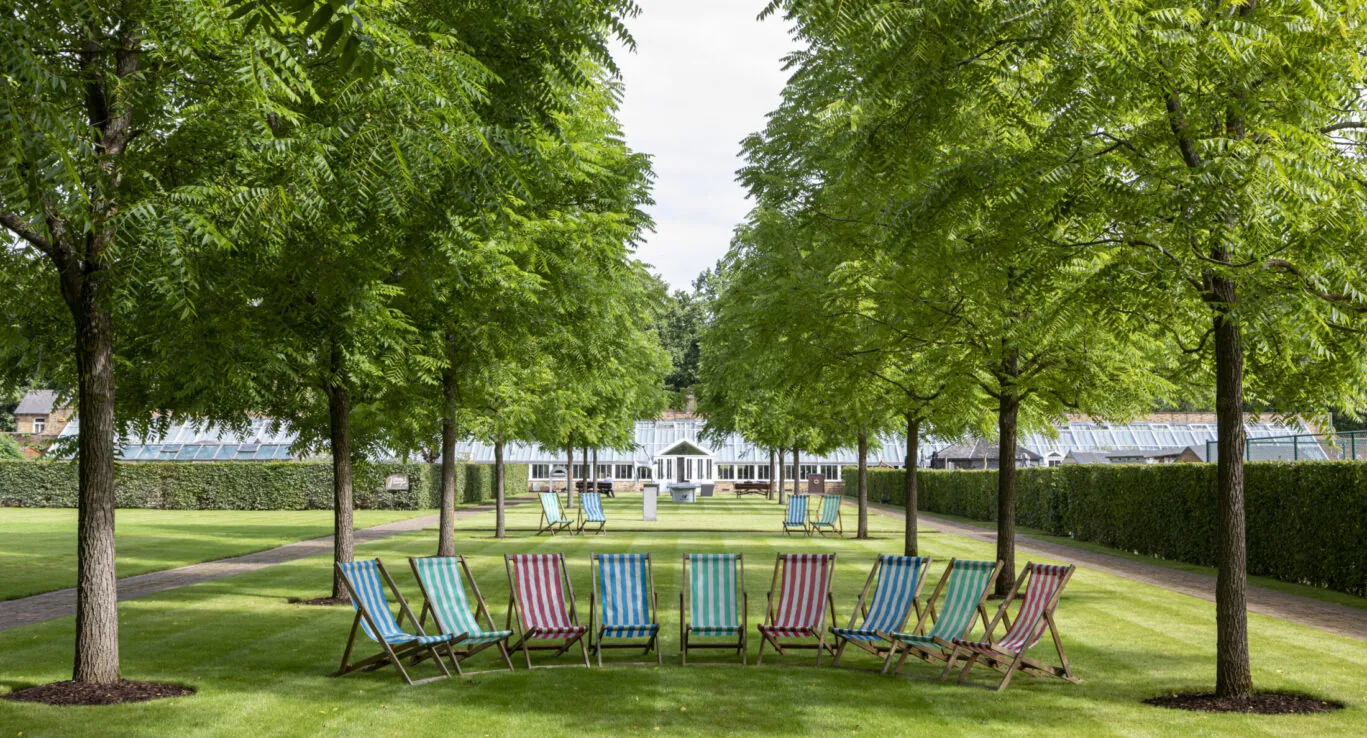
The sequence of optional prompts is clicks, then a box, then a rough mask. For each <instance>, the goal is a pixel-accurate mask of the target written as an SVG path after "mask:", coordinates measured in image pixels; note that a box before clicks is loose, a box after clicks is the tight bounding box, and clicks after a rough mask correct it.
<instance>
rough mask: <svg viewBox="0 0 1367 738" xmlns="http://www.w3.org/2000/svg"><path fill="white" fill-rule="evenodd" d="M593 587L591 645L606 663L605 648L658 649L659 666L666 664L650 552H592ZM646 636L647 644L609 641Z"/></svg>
mask: <svg viewBox="0 0 1367 738" xmlns="http://www.w3.org/2000/svg"><path fill="white" fill-rule="evenodd" d="M589 568H590V569H591V570H592V572H593V589H592V590H591V591H590V592H589V633H590V634H591V637H592V638H593V642H592V644H591V646H590V648H591V649H592V650H593V652H594V654H595V655H597V657H598V665H599V666H602V665H603V649H605V648H642V649H644V650H645V653H647V654H648V653H650V649H652V648H653V649H655V665H656V666H659V665H660V664H662V663H664V662H663V659H664V656H663V655H662V654H661V653H660V648H659V645H660V619H659V612H660V598H659V596H657V595H656V594H655V571H654V569H653V567H652V566H651V564H650V554H648V553H646V554H630V553H626V554H621V553H619V554H596V553H591V554H589ZM639 638H644V639H646V642H645V643H644V644H642V643H640V642H635V643H620V642H619V643H608V642H607V641H609V640H631V639H639Z"/></svg>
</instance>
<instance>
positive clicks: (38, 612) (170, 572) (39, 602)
mask: <svg viewBox="0 0 1367 738" xmlns="http://www.w3.org/2000/svg"><path fill="white" fill-rule="evenodd" d="M527 499H529V498H523V499H510V500H508V501H507V506H508V507H512V506H514V505H519V504H522V503H524V502H526V501H527ZM493 509H494V506H493V505H492V504H489V505H477V506H475V507H467V508H463V509H460V510H456V519H457V520H459V519H461V518H468V517H471V516H473V515H479V514H480V513H485V512H489V511H491V510H493ZM439 520H440V518H439V516H437V515H423V516H421V517H416V518H409V519H407V520H396V521H394V522H392V523H384V524H382V525H376V526H373V527H370V528H360V529H358V530H357V531H356V533H355V536H356V543H358V544H361V543H367V542H369V541H378V540H380V539H382V538H388V537H390V536H396V535H399V534H400V533H409V532H412V531H416V530H423V529H424V528H434V527H436V526H437V524H438V522H439ZM324 554H326V555H331V554H332V536H324V537H322V538H314V539H311V540H307V541H299V542H298V543H290V544H286V545H284V546H280V547H278V548H270V549H266V550H265V551H257V552H255V553H249V554H246V555H244V556H234V557H232V558H228V559H218V560H216V561H205V562H204V563H201V564H190V565H189V566H181V567H177V568H175V569H163V570H162V571H153V572H148V573H146V574H138V575H136V576H131V577H124V578H122V579H120V580H119V602H123V601H124V600H132V599H136V598H138V597H146V596H147V595H150V594H156V593H158V592H165V591H166V590H168V589H175V588H176V587H188V586H189V585H191V584H199V583H200V582H209V581H213V580H215V579H222V578H224V577H232V576H237V575H238V574H246V573H248V572H253V571H257V570H258V569H264V568H266V567H268V566H275V565H276V564H284V563H286V562H290V561H297V560H299V559H305V558H308V557H310V556H321V555H324ZM75 614H76V589H75V588H74V587H72V588H70V589H59V590H56V591H54V592H44V593H42V594H36V595H33V596H31V597H22V598H19V599H15V600H5V601H4V602H0V631H3V630H8V629H10V628H19V627H22V626H25V625H33V624H34V623H41V622H44V621H47V620H55V619H56V618H61V617H66V616H68V615H75Z"/></svg>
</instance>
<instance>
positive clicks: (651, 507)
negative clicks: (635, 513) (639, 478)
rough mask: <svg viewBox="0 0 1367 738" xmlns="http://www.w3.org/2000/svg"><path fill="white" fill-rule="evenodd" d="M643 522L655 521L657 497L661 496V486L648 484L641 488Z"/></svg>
mask: <svg viewBox="0 0 1367 738" xmlns="http://www.w3.org/2000/svg"><path fill="white" fill-rule="evenodd" d="M641 492H642V495H641V520H654V519H655V503H656V499H655V498H656V497H658V496H659V494H660V485H658V484H647V485H644V486H643V487H642V488H641Z"/></svg>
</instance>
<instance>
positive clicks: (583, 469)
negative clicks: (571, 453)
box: [574, 464, 589, 479]
mask: <svg viewBox="0 0 1367 738" xmlns="http://www.w3.org/2000/svg"><path fill="white" fill-rule="evenodd" d="M588 471H589V465H588V464H575V465H574V478H575V479H583V478H584V475H585V474H587V473H588Z"/></svg>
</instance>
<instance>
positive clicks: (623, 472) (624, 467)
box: [612, 464, 636, 479]
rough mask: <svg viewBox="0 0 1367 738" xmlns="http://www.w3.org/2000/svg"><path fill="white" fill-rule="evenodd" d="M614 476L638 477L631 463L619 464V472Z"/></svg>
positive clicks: (616, 477)
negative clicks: (633, 471)
mask: <svg viewBox="0 0 1367 738" xmlns="http://www.w3.org/2000/svg"><path fill="white" fill-rule="evenodd" d="M612 476H613V478H614V479H634V478H635V477H636V475H635V474H633V473H632V471H631V464H618V465H617V473H616V474H614V475H612Z"/></svg>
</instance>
